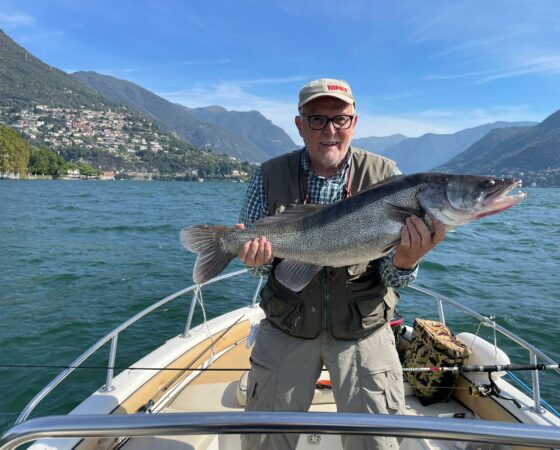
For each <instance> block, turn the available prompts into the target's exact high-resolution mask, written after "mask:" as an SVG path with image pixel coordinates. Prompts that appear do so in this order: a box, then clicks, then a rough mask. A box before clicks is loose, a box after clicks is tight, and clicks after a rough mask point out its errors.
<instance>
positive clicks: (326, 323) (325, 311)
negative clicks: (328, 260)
mask: <svg viewBox="0 0 560 450" xmlns="http://www.w3.org/2000/svg"><path fill="white" fill-rule="evenodd" d="M328 329H329V274H328V272H327V268H326V267H323V331H327V330H328Z"/></svg>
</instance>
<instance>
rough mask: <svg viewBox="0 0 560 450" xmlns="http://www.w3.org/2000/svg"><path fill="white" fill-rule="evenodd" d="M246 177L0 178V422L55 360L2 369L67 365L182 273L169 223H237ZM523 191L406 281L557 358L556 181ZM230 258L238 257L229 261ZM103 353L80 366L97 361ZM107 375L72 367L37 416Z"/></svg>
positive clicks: (414, 300) (413, 304)
mask: <svg viewBox="0 0 560 450" xmlns="http://www.w3.org/2000/svg"><path fill="white" fill-rule="evenodd" d="M246 186H247V185H246V184H243V183H218V182H216V183H206V182H205V183H185V182H134V181H114V182H96V181H92V182H80V181H76V182H73V181H0V232H1V237H0V306H1V315H0V317H1V319H0V431H1V430H3V429H5V428H7V427H8V426H9V425H10V424H11V423H13V421H14V420H15V418H16V417H17V413H18V412H19V411H20V410H21V409H22V408H23V407H24V406H25V404H26V403H27V402H28V401H29V400H30V399H31V398H32V397H33V395H34V394H35V393H37V392H38V391H39V390H40V389H41V388H42V387H43V386H44V385H45V384H47V383H48V382H49V381H50V380H51V379H52V378H53V377H54V376H55V375H56V374H57V373H58V372H59V371H60V369H56V368H22V367H19V368H6V367H4V366H6V365H9V364H28V365H65V364H69V363H70V362H71V361H73V360H74V359H75V358H76V357H77V356H79V355H80V354H81V353H82V352H83V351H84V350H86V349H87V348H88V347H89V346H90V345H91V344H93V343H94V342H95V341H96V340H97V339H99V338H101V337H102V336H104V335H105V334H106V333H107V332H108V331H110V330H111V329H113V328H114V327H115V326H117V325H119V324H120V323H121V322H123V321H124V320H126V319H127V318H129V317H130V316H132V315H133V314H135V313H136V312H138V311H140V310H142V309H143V308H145V307H147V306H148V305H150V304H151V303H154V302H155V301H157V300H159V299H161V298H163V297H165V296H166V295H168V294H171V293H173V292H176V291H178V290H180V289H182V288H184V287H186V286H188V285H190V284H192V281H191V271H192V266H193V263H194V257H193V255H191V254H189V253H188V252H186V251H184V250H183V249H182V248H181V246H180V243H179V231H180V230H181V228H182V227H184V226H187V225H192V224H197V223H214V224H233V223H235V222H236V221H237V217H238V214H239V209H240V207H241V202H242V199H243V195H244V193H245V189H246ZM527 192H528V194H529V196H528V198H527V200H525V201H524V202H522V203H521V204H519V205H517V206H516V207H514V208H512V209H510V210H508V211H506V212H504V213H501V214H498V215H495V216H492V217H488V218H485V219H482V220H480V221H478V222H476V223H473V224H469V225H467V226H465V227H463V228H461V229H460V230H458V231H457V232H455V233H450V234H449V235H448V237H447V238H446V240H445V241H444V242H443V243H442V244H441V245H440V246H439V247H437V248H436V249H435V250H434V251H433V252H432V253H431V254H430V255H429V256H428V257H427V258H426V260H425V261H424V262H423V263H422V267H421V271H420V275H419V279H418V282H417V284H419V285H421V286H424V287H427V288H429V289H432V290H435V291H437V292H440V293H442V294H444V295H447V296H449V297H452V298H454V299H457V300H461V301H462V302H464V304H466V305H467V306H468V307H470V308H472V309H475V310H478V311H479V312H480V313H482V314H484V315H487V316H494V317H495V320H496V322H497V323H499V324H501V325H503V326H505V327H507V328H509V329H510V330H512V331H513V332H515V333H517V334H519V335H520V336H521V337H522V338H524V339H525V340H527V341H528V342H530V343H532V344H534V345H535V346H537V347H539V348H540V349H541V350H543V351H545V353H547V354H548V355H549V356H550V357H552V358H553V359H554V360H555V361H558V360H559V359H560V345H559V338H560V323H559V320H558V319H559V314H558V310H559V308H560V289H559V286H560V270H559V268H560V254H559V244H560V209H559V208H558V203H559V201H560V189H539V188H529V189H527ZM240 267H241V266H240V264H239V263H237V262H236V263H233V264H232V265H231V266H230V268H229V269H228V270H232V269H234V268H240ZM252 289H254V279H253V278H252V277H251V276H250V275H244V276H242V277H241V278H239V279H236V280H233V281H228V282H227V283H226V284H224V285H223V286H221V287H220V286H217V287H211V288H210V289H209V290H208V293H207V294H205V304H206V312H207V314H208V316H209V317H214V316H216V315H218V314H220V313H222V312H225V311H227V310H229V309H231V308H233V307H237V306H241V305H243V304H245V302H246V301H247V299H248V298H250V295H251V294H252ZM237 291H239V292H241V294H239V295H235V296H232V295H231V294H232V293H233V292H237ZM401 294H402V297H401V310H400V311H401V313H403V315H404V316H405V317H406V318H407V319H409V320H411V321H412V320H413V318H414V317H415V316H416V315H419V314H421V315H422V316H425V317H429V318H433V319H436V318H437V309H436V307H435V306H434V304H433V302H431V301H429V300H427V299H426V298H420V297H418V296H417V295H414V294H412V293H411V292H410V291H409V290H403V291H402V292H401ZM189 301H190V298H184V299H179V300H177V301H175V302H173V303H171V304H169V306H166V307H165V308H164V309H163V310H162V311H159V312H157V313H155V314H154V315H153V317H152V316H150V317H149V318H147V319H145V320H143V321H141V322H140V323H138V324H137V325H134V326H133V327H131V329H130V330H129V331H128V332H127V333H125V334H123V336H121V337H120V338H119V350H118V360H117V364H118V365H119V366H126V365H127V364H131V363H133V362H134V361H136V360H137V359H139V357H140V356H142V355H143V354H145V353H146V352H147V351H149V350H150V349H153V348H155V347H157V346H158V345H159V344H161V343H163V342H164V341H165V340H166V339H168V338H169V337H171V336H173V335H176V334H179V333H180V332H181V331H182V328H183V327H184V322H185V317H186V314H187V310H188V302H189ZM446 312H447V310H446ZM448 318H449V323H450V324H451V326H452V325H453V323H454V321H457V322H459V321H461V322H462V323H464V324H467V326H468V327H471V328H472V332H476V328H477V327H476V324H475V323H474V322H473V323H472V325H470V322H465V320H464V319H462V318H460V317H459V315H458V314H456V313H454V312H453V311H452V310H450V311H449V312H448ZM201 319H202V318H201V314H200V313H199V312H197V314H196V316H195V320H197V321H200V320H201ZM452 328H453V327H452ZM481 333H483V334H484V333H486V336H491V334H489V332H488V330H481ZM500 346H501V347H502V348H504V349H505V350H506V351H508V352H510V353H511V356H512V362H518V363H527V362H528V355H527V352H525V351H515V350H513V348H512V346H511V344H509V343H507V342H504V343H502V342H501V341H500ZM107 353H108V350H105V351H102V352H101V353H100V354H99V355H98V356H95V357H94V358H93V359H92V360H90V361H88V365H96V364H97V365H106V364H107ZM104 377H105V372H104V371H102V370H81V371H76V372H75V373H74V374H72V375H71V376H70V377H69V379H68V380H67V381H65V382H64V384H63V385H62V386H60V387H58V388H57V389H56V390H55V391H54V393H53V395H52V397H49V398H47V399H46V400H45V402H43V403H42V404H41V405H40V406H39V407H38V409H37V414H47V413H48V414H54V413H63V412H66V411H67V410H69V409H70V408H71V407H73V406H75V405H76V404H77V402H78V401H79V400H80V399H82V398H83V397H84V396H85V395H86V394H88V393H89V392H92V391H93V390H95V389H96V388H98V387H99V386H101V385H102V384H103V383H104ZM524 378H525V379H529V376H528V375H525V376H524ZM540 378H541V382H542V384H543V387H542V392H543V395H544V397H545V398H546V399H548V400H549V401H550V403H551V404H552V405H553V406H554V407H556V408H557V409H558V408H560V393H559V391H560V390H559V389H558V387H559V382H560V376H559V375H558V374H556V373H551V372H541V373H540Z"/></svg>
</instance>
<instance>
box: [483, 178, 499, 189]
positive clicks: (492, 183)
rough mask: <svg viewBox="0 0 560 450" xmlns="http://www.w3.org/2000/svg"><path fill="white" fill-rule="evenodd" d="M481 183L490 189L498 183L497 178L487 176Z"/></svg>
mask: <svg viewBox="0 0 560 450" xmlns="http://www.w3.org/2000/svg"><path fill="white" fill-rule="evenodd" d="M480 184H481V187H482V188H483V189H488V188H491V187H493V186H495V185H496V180H494V179H492V178H487V179H486V180H484V181H483V182H482V183H480Z"/></svg>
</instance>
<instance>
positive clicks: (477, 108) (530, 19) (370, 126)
mask: <svg viewBox="0 0 560 450" xmlns="http://www.w3.org/2000/svg"><path fill="white" fill-rule="evenodd" d="M0 29H2V30H3V31H4V32H5V33H6V34H8V35H9V36H10V37H11V38H12V39H14V40H15V41H16V42H17V43H18V44H20V45H21V46H23V47H25V48H26V49H27V50H28V51H29V52H30V53H32V54H34V55H35V56H37V57H38V58H40V59H42V60H43V61H44V62H46V63H47V64H50V65H52V66H55V67H58V68H59V69H62V70H64V71H66V72H69V73H71V72H74V71H78V70H93V71H96V72H99V73H102V74H106V75H111V76H114V77H117V78H120V79H125V80H128V81H132V82H133V83H136V84H138V85H140V86H142V87H144V88H146V89H148V90H150V91H152V92H154V93H156V94H158V95H160V96H162V97H164V98H166V99H167V100H169V101H172V102H177V103H180V104H182V105H185V106H187V107H190V108H194V107H203V106H209V105H220V106H223V107H225V108H227V109H230V110H237V111H250V110H257V111H259V112H261V113H262V114H263V115H264V116H265V117H267V118H268V119H270V120H271V121H272V122H273V123H274V124H276V125H278V126H280V127H282V128H283V129H284V130H285V131H286V132H287V133H288V134H289V135H290V136H291V137H292V139H293V140H294V141H295V142H297V143H301V139H300V138H299V136H298V134H297V130H296V128H295V126H294V116H295V114H297V107H296V105H297V96H298V92H299V90H300V88H301V87H302V86H303V85H304V84H305V83H307V82H309V81H311V80H314V79H317V78H323V77H326V78H340V79H344V80H346V81H348V82H349V83H350V85H351V86H352V90H353V93H354V95H355V97H356V99H357V114H358V117H359V120H358V124H357V127H356V132H355V137H366V136H388V135H391V134H395V133H402V134H404V135H406V136H409V137H415V136H420V135H422V134H425V133H452V132H455V131H459V130H461V129H464V128H469V127H474V126H478V125H482V124H485V123H489V122H494V121H497V120H504V121H527V120H528V121H537V122H538V121H542V120H543V119H545V118H546V117H547V116H548V115H550V114H552V113H553V112H555V111H557V110H558V109H560V1H558V0H483V1H482V0H469V1H466V0H453V1H452V0H441V1H440V0H416V1H412V0H411V1H407V0H386V1H380V0H363V1H362V0H314V1H307V0H275V1H272V0H270V1H269V0H237V1H234V0H231V1H228V0H207V1H201V0H199V1H190V0H183V1H179V0H134V1H133V0H112V1H107V0H95V1H85V0H26V1H22V0H0Z"/></svg>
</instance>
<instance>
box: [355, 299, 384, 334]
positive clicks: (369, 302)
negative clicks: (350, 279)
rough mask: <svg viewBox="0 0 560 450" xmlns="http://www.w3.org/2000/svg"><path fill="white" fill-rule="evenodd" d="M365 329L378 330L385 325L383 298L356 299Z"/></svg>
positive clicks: (362, 325)
mask: <svg viewBox="0 0 560 450" xmlns="http://www.w3.org/2000/svg"><path fill="white" fill-rule="evenodd" d="M355 305H356V307H357V308H358V311H359V316H360V319H361V327H362V328H363V329H370V328H376V327H378V326H380V325H383V324H384V323H385V321H386V320H385V302H384V300H383V297H374V298H371V297H368V298H362V299H355Z"/></svg>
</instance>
